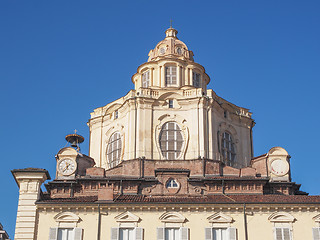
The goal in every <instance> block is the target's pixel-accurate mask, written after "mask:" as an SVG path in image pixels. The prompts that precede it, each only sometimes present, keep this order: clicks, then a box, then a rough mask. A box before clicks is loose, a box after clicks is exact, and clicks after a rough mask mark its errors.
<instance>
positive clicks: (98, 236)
mask: <svg viewBox="0 0 320 240" xmlns="http://www.w3.org/2000/svg"><path fill="white" fill-rule="evenodd" d="M100 234H101V212H100V204H98V233H97V240H100Z"/></svg>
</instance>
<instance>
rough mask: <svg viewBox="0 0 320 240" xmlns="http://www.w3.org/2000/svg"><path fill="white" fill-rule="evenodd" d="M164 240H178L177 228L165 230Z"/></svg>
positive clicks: (178, 232)
mask: <svg viewBox="0 0 320 240" xmlns="http://www.w3.org/2000/svg"><path fill="white" fill-rule="evenodd" d="M165 240H180V231H179V228H166V229H165Z"/></svg>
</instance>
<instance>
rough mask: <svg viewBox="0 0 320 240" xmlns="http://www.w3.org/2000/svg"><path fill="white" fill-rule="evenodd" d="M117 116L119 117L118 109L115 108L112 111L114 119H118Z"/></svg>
mask: <svg viewBox="0 0 320 240" xmlns="http://www.w3.org/2000/svg"><path fill="white" fill-rule="evenodd" d="M118 117H119V113H118V110H116V111H115V112H114V119H118Z"/></svg>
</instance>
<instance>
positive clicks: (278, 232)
mask: <svg viewBox="0 0 320 240" xmlns="http://www.w3.org/2000/svg"><path fill="white" fill-rule="evenodd" d="M274 232H275V233H274V234H275V240H291V231H290V228H288V227H282V228H278V227H277V228H275V231H274Z"/></svg>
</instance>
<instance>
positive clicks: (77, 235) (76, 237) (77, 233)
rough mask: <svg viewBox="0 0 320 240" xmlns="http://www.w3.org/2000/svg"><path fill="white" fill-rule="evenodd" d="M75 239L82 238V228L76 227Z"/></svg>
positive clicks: (79, 239)
mask: <svg viewBox="0 0 320 240" xmlns="http://www.w3.org/2000/svg"><path fill="white" fill-rule="evenodd" d="M74 240H82V228H75V229H74Z"/></svg>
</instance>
